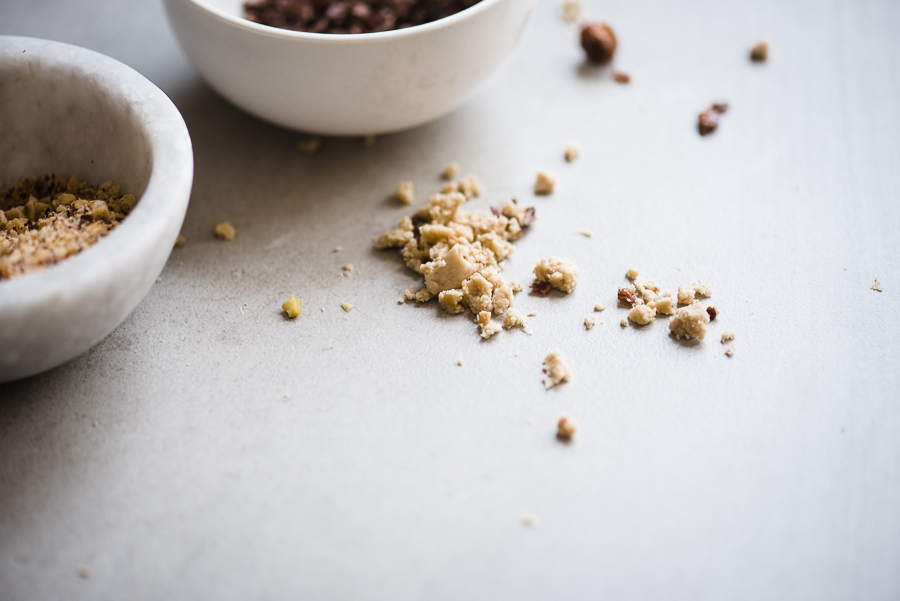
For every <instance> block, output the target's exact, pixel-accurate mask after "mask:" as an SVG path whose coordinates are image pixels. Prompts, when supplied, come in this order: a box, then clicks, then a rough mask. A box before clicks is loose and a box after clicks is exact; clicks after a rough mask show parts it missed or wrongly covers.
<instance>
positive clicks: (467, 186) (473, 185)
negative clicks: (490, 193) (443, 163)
mask: <svg viewBox="0 0 900 601" xmlns="http://www.w3.org/2000/svg"><path fill="white" fill-rule="evenodd" d="M457 186H458V188H459V191H460V192H461V193H462V195H463V196H465V197H466V200H472V199H473V198H475V197H476V196H481V194H482V193H483V192H484V188H482V187H481V182H480V181H478V178H477V177H475V176H474V175H467V176H466V177H464V178H462V179H461V180H459V183H458V184H457Z"/></svg>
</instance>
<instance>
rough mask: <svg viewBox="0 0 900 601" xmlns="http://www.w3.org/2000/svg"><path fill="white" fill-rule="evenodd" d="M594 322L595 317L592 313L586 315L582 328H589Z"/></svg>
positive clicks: (595, 321) (595, 320)
mask: <svg viewBox="0 0 900 601" xmlns="http://www.w3.org/2000/svg"><path fill="white" fill-rule="evenodd" d="M595 323H597V318H596V317H594V316H593V315H588V316H587V317H585V318H584V329H585V330H590V329H591V328H593V327H594V324H595Z"/></svg>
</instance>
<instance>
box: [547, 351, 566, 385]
mask: <svg viewBox="0 0 900 601" xmlns="http://www.w3.org/2000/svg"><path fill="white" fill-rule="evenodd" d="M543 372H544V377H543V380H544V387H545V388H546V389H547V390H549V389H550V388H553V387H554V386H557V385H559V384H562V383H563V382H568V381H569V378H571V377H572V369H571V368H570V367H569V366H568V365H566V362H565V361H563V357H562V353H560V352H559V351H550V353H549V354H548V355H547V356H546V357H544V365H543Z"/></svg>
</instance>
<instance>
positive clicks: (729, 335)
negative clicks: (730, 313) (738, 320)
mask: <svg viewBox="0 0 900 601" xmlns="http://www.w3.org/2000/svg"><path fill="white" fill-rule="evenodd" d="M729 340H734V330H725V331H724V332H722V344H725V343H726V342H728V341H729Z"/></svg>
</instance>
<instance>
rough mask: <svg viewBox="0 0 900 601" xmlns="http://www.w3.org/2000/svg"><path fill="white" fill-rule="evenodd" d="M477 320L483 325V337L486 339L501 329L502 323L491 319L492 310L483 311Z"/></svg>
mask: <svg viewBox="0 0 900 601" xmlns="http://www.w3.org/2000/svg"><path fill="white" fill-rule="evenodd" d="M475 321H476V323H478V325H479V326H481V337H482V338H484V339H487V338H490V337H491V336H493V335H494V334H496V333H497V332H499V331H500V324H498V323H497V322H495V321H493V320H492V319H491V312H490V311H481V312H480V313H478V317H477V318H476V319H475Z"/></svg>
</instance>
